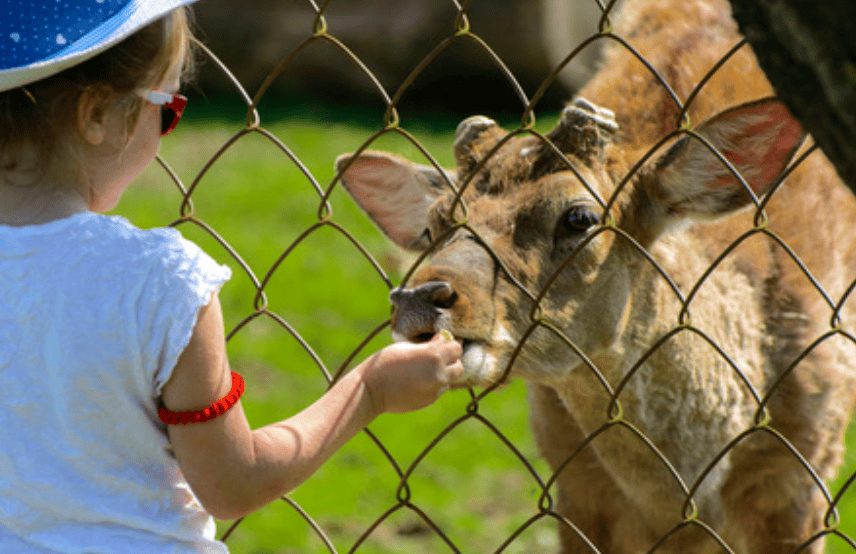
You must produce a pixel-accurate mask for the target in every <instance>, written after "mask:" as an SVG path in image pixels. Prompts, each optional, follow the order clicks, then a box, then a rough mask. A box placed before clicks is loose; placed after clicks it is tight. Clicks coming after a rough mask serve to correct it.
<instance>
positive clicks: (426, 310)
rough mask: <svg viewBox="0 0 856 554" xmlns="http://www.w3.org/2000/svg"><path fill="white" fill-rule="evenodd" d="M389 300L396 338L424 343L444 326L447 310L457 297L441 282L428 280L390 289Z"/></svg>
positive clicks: (447, 318)
mask: <svg viewBox="0 0 856 554" xmlns="http://www.w3.org/2000/svg"><path fill="white" fill-rule="evenodd" d="M389 300H390V302H392V332H393V334H394V336H395V337H396V339H404V340H409V341H411V342H425V341H427V340H430V339H431V337H433V336H434V335H435V334H436V333H437V332H439V331H440V329H444V328H447V327H448V324H449V315H448V309H449V308H451V307H452V305H453V304H454V303H455V301H456V300H457V293H455V291H454V289H453V288H452V285H450V284H449V283H447V282H445V281H431V282H428V283H425V284H422V285H419V286H418V287H416V288H412V289H402V288H396V289H393V290H392V292H391V293H390V294H389Z"/></svg>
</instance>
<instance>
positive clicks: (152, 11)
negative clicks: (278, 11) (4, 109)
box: [0, 0, 197, 92]
mask: <svg viewBox="0 0 856 554" xmlns="http://www.w3.org/2000/svg"><path fill="white" fill-rule="evenodd" d="M196 1H197V0H130V2H128V4H127V5H125V7H124V8H122V9H121V10H119V11H118V12H117V13H116V14H115V15H114V16H113V17H111V18H110V19H108V20H106V21H104V22H103V23H101V25H99V26H98V27H96V28H95V29H93V30H91V31H89V32H88V33H86V34H85V35H83V36H82V37H80V38H79V39H78V40H76V41H74V42H73V43H71V44H70V45H68V47H66V48H64V49H62V50H60V51H59V52H56V53H55V54H53V55H52V56H50V57H49V58H45V59H43V60H39V61H37V62H34V63H31V64H29V65H25V66H22V67H13V68H9V69H3V70H0V92H3V91H7V90H11V89H13V88H17V87H21V86H24V85H28V84H30V83H34V82H36V81H39V80H41V79H44V78H46V77H50V76H51V75H56V74H57V73H60V72H61V71H64V70H66V69H68V68H70V67H73V66H75V65H77V64H79V63H82V62H85V61H86V60H88V59H90V58H92V57H93V56H96V55H97V54H100V53H101V52H103V51H105V50H107V49H108V48H110V47H111V46H114V45H116V44H118V43H119V42H121V41H122V40H124V39H126V38H128V37H129V36H131V35H132V34H134V33H135V32H137V31H139V30H140V29H142V28H143V27H145V26H146V25H148V24H149V23H151V22H153V21H155V20H156V19H158V18H160V17H163V16H164V15H166V14H167V13H169V12H171V11H172V10H174V9H176V8H178V7H180V6H183V5H186V4H192V3H193V2H196Z"/></svg>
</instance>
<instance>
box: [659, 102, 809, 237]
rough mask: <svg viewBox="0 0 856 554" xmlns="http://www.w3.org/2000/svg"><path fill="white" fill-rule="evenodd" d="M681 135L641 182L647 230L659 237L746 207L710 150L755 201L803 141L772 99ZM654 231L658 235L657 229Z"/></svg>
mask: <svg viewBox="0 0 856 554" xmlns="http://www.w3.org/2000/svg"><path fill="white" fill-rule="evenodd" d="M696 133H697V134H698V135H700V136H702V137H704V139H705V140H706V141H707V143H705V142H704V141H702V140H700V139H699V138H697V137H695V136H692V135H686V136H684V137H682V138H681V139H680V140H678V141H677V142H676V143H675V144H674V145H673V146H672V147H671V148H670V149H669V150H668V151H667V152H666V153H665V154H664V155H663V156H662V157H661V158H660V159H659V160H658V161H657V163H656V166H655V168H654V170H653V173H652V174H651V175H650V176H649V177H650V179H646V180H645V181H646V182H645V184H644V186H645V188H646V189H647V191H646V192H647V194H646V196H647V200H648V201H647V202H645V204H647V209H649V210H651V211H652V212H653V213H648V214H645V215H646V216H647V217H646V219H648V222H649V223H650V225H651V227H653V228H649V229H648V231H649V232H653V234H654V235H657V234H659V232H662V231H663V230H665V229H666V228H668V227H669V226H670V224H680V223H681V221H684V220H686V219H713V218H716V217H719V216H723V215H726V214H729V213H731V212H733V211H735V210H738V209H740V208H743V207H744V206H747V205H749V204H750V203H751V201H752V196H751V195H750V194H749V192H748V191H747V190H746V187H745V186H744V185H743V183H741V182H740V180H739V179H738V178H737V177H736V176H735V174H734V172H733V171H732V170H731V169H730V168H729V167H728V166H727V165H726V164H725V163H723V161H722V159H720V157H719V156H718V155H717V154H716V153H715V152H714V151H713V150H712V149H711V148H710V147H711V146H712V147H713V148H715V149H716V151H717V152H718V153H719V154H721V155H722V157H723V158H725V159H726V160H728V162H729V163H730V164H731V165H732V166H733V168H734V169H735V170H736V171H737V172H738V173H739V174H740V175H741V176H742V177H743V180H744V181H745V182H746V184H747V185H748V186H749V188H750V189H751V190H752V192H753V193H754V194H755V196H761V195H763V194H764V193H766V192H767V191H768V190H769V189H770V187H771V186H772V185H773V184H774V183H775V180H776V178H777V177H778V176H779V175H780V174H781V173H782V171H784V169H785V168H786V167H787V164H788V162H789V161H790V160H791V158H792V157H793V155H794V153H795V152H796V150H797V149H798V148H799V146H800V145H801V144H802V142H803V140H804V138H805V132H804V131H803V130H802V127H801V126H800V124H799V122H798V121H797V120H796V119H795V118H794V117H793V116H792V115H791V114H790V112H788V109H787V108H786V107H785V105H784V104H782V103H781V102H780V101H778V100H775V99H765V100H758V101H756V102H751V103H749V104H743V105H740V106H737V107H735V108H731V109H729V110H726V111H724V112H722V113H720V114H718V115H716V116H714V117H713V118H711V119H709V120H708V121H706V122H704V123H703V124H701V125H700V126H699V127H698V128H697V129H696ZM657 227H659V229H657Z"/></svg>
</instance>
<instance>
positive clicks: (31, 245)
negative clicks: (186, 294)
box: [0, 212, 219, 273]
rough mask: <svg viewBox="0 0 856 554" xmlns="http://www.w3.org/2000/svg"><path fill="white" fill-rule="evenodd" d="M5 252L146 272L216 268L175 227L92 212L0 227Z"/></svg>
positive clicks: (207, 257) (0, 239) (20, 256)
mask: <svg viewBox="0 0 856 554" xmlns="http://www.w3.org/2000/svg"><path fill="white" fill-rule="evenodd" d="M0 244H2V247H3V248H2V249H3V254H4V256H5V255H9V256H12V257H17V258H18V259H24V258H25V257H30V258H31V259H34V260H35V259H38V258H42V259H46V258H49V259H52V260H56V262H58V263H63V262H65V265H75V266H88V267H99V268H104V269H109V270H110V271H118V272H123V271H128V272H131V273H148V272H150V271H155V272H158V271H165V272H167V273H169V272H174V271H176V270H178V271H185V270H187V269H188V268H191V267H200V268H202V269H203V270H207V271H217V270H216V269H215V266H216V267H219V266H218V265H217V264H216V263H215V262H214V261H213V260H212V259H211V258H210V257H209V256H208V255H207V254H205V253H204V252H203V251H202V250H201V249H200V248H199V247H198V246H197V245H196V244H195V243H193V242H191V241H189V240H187V239H185V238H184V237H183V236H182V235H181V233H180V232H179V231H178V230H176V229H173V228H169V227H165V228H153V229H140V228H138V227H136V226H135V225H133V224H132V223H131V222H129V221H128V220H127V219H125V218H124V217H120V216H115V215H102V214H96V213H91V212H86V213H81V214H77V215H74V216H72V217H69V218H66V219H61V220H56V221H52V222H49V223H45V224H42V225H32V226H26V227H3V226H0Z"/></svg>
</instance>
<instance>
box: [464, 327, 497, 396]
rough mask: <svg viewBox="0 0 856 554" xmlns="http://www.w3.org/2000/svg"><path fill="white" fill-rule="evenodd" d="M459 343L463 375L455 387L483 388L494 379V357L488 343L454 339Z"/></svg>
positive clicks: (468, 339)
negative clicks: (461, 350)
mask: <svg viewBox="0 0 856 554" xmlns="http://www.w3.org/2000/svg"><path fill="white" fill-rule="evenodd" d="M455 340H457V341H458V342H460V343H461V347H462V349H463V352H462V353H461V364H462V365H463V366H464V374H463V375H462V376H461V379H460V381H459V382H458V383H456V384H455V385H456V386H457V387H484V386H488V385H490V384H491V383H492V382H493V380H494V378H495V375H494V373H495V366H496V357H495V356H494V355H493V354H492V351H491V346H490V344H489V343H488V342H486V341H483V340H477V339H470V338H461V337H455Z"/></svg>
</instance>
